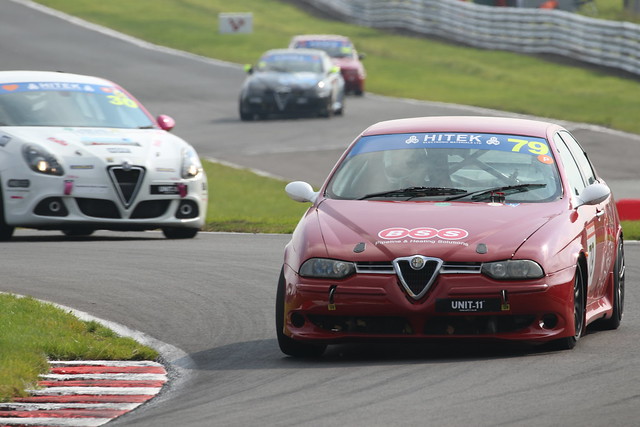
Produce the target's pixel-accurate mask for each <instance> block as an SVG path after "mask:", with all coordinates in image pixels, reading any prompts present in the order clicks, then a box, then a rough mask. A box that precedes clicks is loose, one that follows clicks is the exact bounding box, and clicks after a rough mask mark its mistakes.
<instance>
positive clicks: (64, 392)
mask: <svg viewBox="0 0 640 427" xmlns="http://www.w3.org/2000/svg"><path fill="white" fill-rule="evenodd" d="M161 388H162V387H47V388H45V389H41V390H27V392H28V393H29V394H32V395H34V396H69V395H76V394H90V395H101V394H104V395H132V394H133V395H138V394H143V395H146V396H154V395H156V394H158V393H159V392H160V389H161Z"/></svg>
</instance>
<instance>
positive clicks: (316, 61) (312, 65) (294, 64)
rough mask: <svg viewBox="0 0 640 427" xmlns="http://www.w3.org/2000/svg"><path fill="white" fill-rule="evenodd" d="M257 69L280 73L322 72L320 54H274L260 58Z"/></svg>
mask: <svg viewBox="0 0 640 427" xmlns="http://www.w3.org/2000/svg"><path fill="white" fill-rule="evenodd" d="M257 70H258V71H276V72H281V73H300V72H311V73H322V72H323V65H322V58H321V57H320V55H305V54H300V55H298V54H274V55H266V56H263V57H262V58H260V62H258V67H257Z"/></svg>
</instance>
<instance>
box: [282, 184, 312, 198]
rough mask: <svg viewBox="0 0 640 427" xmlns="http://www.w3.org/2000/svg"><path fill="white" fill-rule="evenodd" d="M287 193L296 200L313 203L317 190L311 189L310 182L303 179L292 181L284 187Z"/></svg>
mask: <svg viewBox="0 0 640 427" xmlns="http://www.w3.org/2000/svg"><path fill="white" fill-rule="evenodd" d="M284 191H286V193H287V195H288V196H289V197H290V198H291V199H292V200H295V201H296V202H311V203H314V202H315V201H316V199H317V198H318V192H317V191H313V187H312V186H311V184H309V183H306V182H303V181H293V182H290V183H288V184H287V186H286V187H285V188H284Z"/></svg>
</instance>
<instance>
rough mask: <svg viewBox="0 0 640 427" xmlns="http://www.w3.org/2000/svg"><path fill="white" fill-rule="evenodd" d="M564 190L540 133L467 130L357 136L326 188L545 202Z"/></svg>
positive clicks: (336, 193)
mask: <svg viewBox="0 0 640 427" xmlns="http://www.w3.org/2000/svg"><path fill="white" fill-rule="evenodd" d="M561 194H562V189H561V183H560V179H559V175H558V171H557V167H556V164H555V160H554V158H553V155H552V153H551V150H550V149H549V145H548V143H547V142H546V140H544V139H541V138H534V137H527V136H518V135H502V134H480V133H479V134H468V133H425V134H394V135H376V136H366V137H362V138H361V139H360V140H358V142H357V143H356V144H355V145H354V147H353V148H352V149H351V151H350V152H349V154H348V155H347V157H346V158H345V159H344V161H343V162H342V164H341V165H340V166H339V168H338V170H337V171H336V173H335V174H334V175H333V177H332V178H331V180H330V181H329V183H328V185H327V190H326V196H327V197H329V198H336V199H360V200H365V199H366V200H435V201H453V200H459V201H474V202H475V201H481V202H491V201H499V202H506V203H523V202H544V201H550V200H555V199H557V198H558V197H560V195H561Z"/></svg>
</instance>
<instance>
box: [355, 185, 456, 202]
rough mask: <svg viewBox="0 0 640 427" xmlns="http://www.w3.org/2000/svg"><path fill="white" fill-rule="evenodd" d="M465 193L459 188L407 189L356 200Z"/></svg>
mask: <svg viewBox="0 0 640 427" xmlns="http://www.w3.org/2000/svg"><path fill="white" fill-rule="evenodd" d="M466 193H467V191H466V190H462V189H460V188H448V187H408V188H399V189H397V190H390V191H381V192H379V193H371V194H367V195H366V196H362V197H360V198H359V199H358V200H366V199H373V198H375V197H409V198H413V197H427V196H447V195H451V194H464V195H466Z"/></svg>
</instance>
